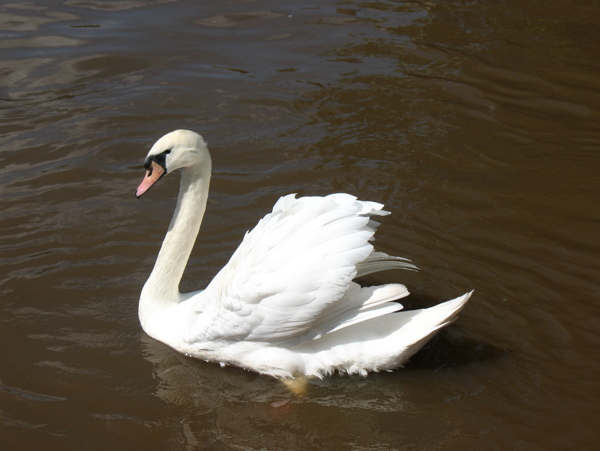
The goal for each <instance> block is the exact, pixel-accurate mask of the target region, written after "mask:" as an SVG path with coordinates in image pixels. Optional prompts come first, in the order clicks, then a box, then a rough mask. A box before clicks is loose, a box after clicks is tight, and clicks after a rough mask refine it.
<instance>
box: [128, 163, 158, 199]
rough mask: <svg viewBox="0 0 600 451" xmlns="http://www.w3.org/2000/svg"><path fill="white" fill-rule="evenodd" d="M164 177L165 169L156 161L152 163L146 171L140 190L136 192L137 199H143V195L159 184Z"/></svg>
mask: <svg viewBox="0 0 600 451" xmlns="http://www.w3.org/2000/svg"><path fill="white" fill-rule="evenodd" d="M163 175H165V168H163V167H162V166H161V165H160V164H158V163H157V162H156V161H152V162H151V164H150V167H149V168H148V170H147V171H146V175H145V176H144V180H142V183H140V186H138V189H137V190H136V192H135V197H137V198H138V199H139V198H140V197H142V194H144V193H145V192H146V191H148V190H149V189H150V188H152V185H154V184H155V183H156V182H158V180H159V179H160V178H161V177H162V176H163Z"/></svg>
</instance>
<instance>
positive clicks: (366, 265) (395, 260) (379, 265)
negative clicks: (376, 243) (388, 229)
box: [356, 252, 419, 277]
mask: <svg viewBox="0 0 600 451" xmlns="http://www.w3.org/2000/svg"><path fill="white" fill-rule="evenodd" d="M388 269H408V270H411V271H418V270H419V268H417V267H416V266H415V265H413V264H412V263H411V262H410V260H409V259H407V258H403V257H394V256H392V255H388V254H385V253H383V252H372V253H371V255H369V256H368V257H367V258H366V259H365V260H363V261H362V262H360V263H358V264H357V265H356V277H362V276H366V275H368V274H373V273H376V272H379V271H386V270H388Z"/></svg>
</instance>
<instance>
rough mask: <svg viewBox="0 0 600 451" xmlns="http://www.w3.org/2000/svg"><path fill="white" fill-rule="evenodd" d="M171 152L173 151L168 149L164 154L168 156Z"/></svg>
mask: <svg viewBox="0 0 600 451" xmlns="http://www.w3.org/2000/svg"><path fill="white" fill-rule="evenodd" d="M171 150H172V149H167V150H165V151H164V152H163V153H166V154H167V155H168V154H170V153H171Z"/></svg>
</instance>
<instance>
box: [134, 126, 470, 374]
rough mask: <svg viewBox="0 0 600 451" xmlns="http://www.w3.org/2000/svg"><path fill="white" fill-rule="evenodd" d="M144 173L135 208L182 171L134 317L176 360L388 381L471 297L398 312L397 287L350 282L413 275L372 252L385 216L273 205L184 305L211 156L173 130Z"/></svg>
mask: <svg viewBox="0 0 600 451" xmlns="http://www.w3.org/2000/svg"><path fill="white" fill-rule="evenodd" d="M145 167H146V169H147V171H148V172H147V174H146V177H145V178H144V180H143V181H142V184H141V185H140V187H139V188H138V190H137V192H136V195H137V196H138V197H140V196H141V195H142V194H144V193H145V192H146V191H147V190H148V189H149V188H150V187H151V186H153V184H154V183H155V182H156V181H157V180H159V179H160V178H161V177H162V176H163V175H165V174H167V173H169V172H172V171H174V170H176V169H182V179H181V188H180V193H179V198H178V202H177V207H176V209H175V214H174V216H173V220H172V221H171V225H170V226H169V231H168V232H167V235H166V237H165V240H164V242H163V246H162V247H161V250H160V253H159V255H158V258H157V261H156V264H155V266H154V269H153V271H152V274H151V275H150V277H149V279H148V281H147V282H146V284H145V285H144V288H143V290H142V294H141V297H140V305H139V316H140V321H141V323H142V327H143V328H144V330H145V331H146V333H148V335H150V336H152V337H154V338H155V339H157V340H160V341H162V342H164V343H166V344H168V345H169V346H171V347H173V348H174V349H176V350H178V351H180V352H182V353H185V354H188V355H191V356H193V357H196V358H200V359H205V360H210V361H214V362H219V363H221V364H231V365H236V366H240V367H243V368H247V369H250V370H253V371H257V372H259V373H262V374H268V375H271V376H275V377H284V378H288V377H296V376H300V375H306V376H316V377H322V376H323V375H326V374H330V373H332V372H334V371H340V372H347V373H359V374H366V373H367V372H369V371H380V370H390V369H394V368H398V367H400V366H402V364H403V363H404V362H406V360H407V359H408V358H410V357H411V356H412V355H413V354H414V353H415V352H417V351H418V350H419V349H420V348H421V347H422V346H423V344H425V342H426V341H427V340H428V339H429V338H430V337H431V336H432V335H433V334H434V333H435V332H436V331H437V330H438V329H439V328H441V327H443V326H445V325H446V324H448V323H449V322H451V321H452V320H453V319H454V318H455V316H456V314H457V313H458V312H459V311H460V310H461V309H462V308H463V306H464V305H465V303H466V302H467V300H468V298H469V296H470V295H471V293H467V294H465V295H463V296H461V297H459V298H457V299H454V300H452V301H447V302H445V303H442V304H440V305H437V306H435V307H432V308H429V309H423V310H415V311H409V312H398V311H399V310H401V309H402V305H401V304H400V303H398V302H395V301H396V300H397V299H400V298H402V297H405V296H407V295H408V291H407V289H406V287H404V285H401V284H387V285H382V286H375V287H361V286H360V285H358V284H357V283H356V282H354V281H353V280H354V279H355V278H356V277H359V276H363V275H366V274H371V273H373V272H377V271H382V270H387V269H395V268H400V269H416V268H415V267H414V266H413V265H412V264H411V263H410V262H409V261H408V260H406V259H403V258H400V257H391V256H388V255H386V254H384V253H381V252H374V251H373V246H372V245H371V243H370V241H371V240H372V239H373V235H374V233H375V230H376V228H377V225H378V223H377V222H375V220H374V219H373V218H374V217H376V216H383V215H387V214H389V213H388V212H386V211H384V210H382V207H383V205H381V204H379V203H376V202H365V201H360V200H357V199H356V197H354V196H351V195H349V194H332V195H329V196H326V197H301V198H296V196H295V195H293V194H292V195H288V196H284V197H282V198H280V199H279V200H278V201H277V203H276V204H275V206H274V207H273V211H272V212H271V213H269V214H268V215H266V216H265V217H264V218H263V219H262V220H260V222H259V223H258V224H257V225H256V227H255V228H254V229H253V230H252V231H250V232H248V233H247V234H246V236H245V237H244V240H243V241H242V243H241V244H240V246H239V248H238V249H237V250H236V251H235V253H234V254H233V256H232V257H231V259H230V260H229V262H228V263H227V265H225V267H223V269H222V270H221V271H220V272H219V273H218V274H217V275H216V276H215V278H214V279H213V280H212V282H211V283H210V284H209V285H208V286H207V287H206V289H205V290H203V291H199V292H195V293H188V294H181V293H179V291H178V286H179V281H180V280H181V276H182V274H183V271H184V269H185V266H186V263H187V260H188V258H189V255H190V252H191V249H192V246H193V244H194V241H195V238H196V235H197V234H198V231H199V228H200V223H201V222H202V217H203V215H204V210H205V207H206V199H207V196H208V186H209V180H210V173H211V160H210V155H209V153H208V149H207V147H206V144H205V143H204V140H203V139H202V138H201V137H200V135H198V134H196V133H194V132H190V131H187V130H177V131H174V132H171V133H169V134H167V135H165V136H163V137H162V138H161V139H159V140H158V141H157V142H156V144H154V146H153V147H152V149H151V150H150V152H149V154H148V157H147V158H146V161H145ZM395 312H398V313H395Z"/></svg>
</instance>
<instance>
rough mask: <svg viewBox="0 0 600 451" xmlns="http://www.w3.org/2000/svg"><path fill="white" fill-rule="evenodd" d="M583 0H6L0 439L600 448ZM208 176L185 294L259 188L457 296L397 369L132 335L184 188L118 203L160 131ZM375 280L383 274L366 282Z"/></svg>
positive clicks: (95, 443) (590, 73)
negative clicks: (320, 216) (373, 228)
mask: <svg viewBox="0 0 600 451" xmlns="http://www.w3.org/2000/svg"><path fill="white" fill-rule="evenodd" d="M599 9H600V8H599V6H598V5H597V4H596V2H593V1H581V2H576V3H575V4H567V3H565V2H552V1H550V2H548V1H546V2H541V1H536V0H527V1H521V2H516V1H507V2H406V3H402V2H392V1H382V2H357V1H349V2H339V3H336V2H319V3H318V4H308V3H301V4H298V3H284V4H282V3H281V2H279V3H273V2H269V1H251V2H242V1H239V2H238V1H232V2H228V3H225V4H211V3H207V2H204V3H202V4H198V2H192V1H185V0H183V1H155V2H137V1H114V2H103V1H47V2H43V3H41V2H38V3H36V2H27V3H13V4H11V5H5V6H3V7H2V8H1V9H0V30H1V32H2V33H3V40H2V41H0V52H1V54H2V58H0V73H1V74H2V76H1V77H0V105H1V108H2V121H1V122H0V132H1V138H0V140H1V145H0V202H1V205H0V209H1V211H2V213H1V216H0V231H1V235H0V236H1V238H0V240H1V241H0V249H1V253H0V265H1V268H0V294H1V296H2V302H1V303H0V320H1V321H2V327H1V328H0V337H1V339H2V343H3V344H4V346H2V348H1V355H0V361H1V362H2V366H1V370H0V419H1V425H0V445H2V448H3V449H34V448H39V447H44V448H48V449H78V450H79V449H138V448H143V449H203V448H207V447H212V448H215V449H281V448H282V447H286V448H289V449H316V448H322V449H432V448H444V449H474V448H485V449H489V448H497V449H506V448H510V449H513V448H514V449H565V448H574V447H575V448H578V449H579V448H581V449H583V448H591V447H592V446H593V445H595V443H596V442H597V439H598V433H597V432H596V431H597V428H596V424H597V423H598V420H599V418H600V411H599V408H598V405H597V399H598V397H599V395H600V386H599V384H598V382H597V381H598V380H599V379H600V365H599V364H598V363H597V359H594V355H595V352H596V350H597V349H598V346H599V345H600V340H599V338H598V332H597V331H598V330H600V319H598V318H599V315H598V314H599V313H600V312H599V306H598V297H599V296H598V295H599V290H598V266H599V265H598V263H597V261H598V259H597V256H598V251H599V246H598V239H597V236H598V224H599V219H600V214H599V213H598V195H599V194H600V193H599V191H600V190H599V184H600V183H599V181H598V180H599V179H598V176H597V174H598V172H599V169H600V167H599V163H598V161H599V160H598V158H597V154H598V145H599V142H600V98H599V95H598V92H600V76H599V75H598V74H599V73H600V71H599V69H600V67H599V66H600V63H599V61H600V58H599V57H600V46H599V45H598V42H599V41H600V39H599V38H600V32H599V31H598V30H600V27H599V23H598V22H599V19H598V17H600V15H599V13H600V11H599ZM179 127H186V128H191V129H195V130H197V131H200V132H201V133H202V134H203V135H204V136H205V137H206V138H207V140H208V142H209V145H210V147H211V150H212V153H213V158H214V168H215V175H214V179H213V184H212V191H211V198H210V200H209V210H208V213H207V216H206V219H205V223H204V224H203V229H202V233H201V236H200V238H199V241H198V243H197V246H196V250H195V251H194V253H193V255H192V259H191V261H190V268H189V270H188V272H187V274H186V276H185V277H184V281H183V283H182V290H184V291H189V290H193V289H198V288H200V287H202V286H203V285H205V284H206V283H207V281H209V280H210V278H211V277H212V276H213V275H214V274H215V273H216V271H217V270H218V269H219V268H220V266H221V265H222V264H223V263H224V262H225V261H226V260H227V259H228V257H229V255H230V254H231V252H232V251H233V249H235V247H236V246H237V244H238V242H239V240H240V239H241V237H242V235H243V233H244V231H245V230H247V229H248V228H250V227H252V225H253V224H255V223H256V221H257V219H258V218H260V217H261V216H262V215H263V214H265V213H266V212H267V211H268V210H269V208H270V207H271V206H272V204H273V203H274V201H275V200H276V199H277V197H278V196H280V195H283V194H286V193H290V192H298V193H301V194H325V193H329V192H332V191H345V192H351V193H353V194H356V195H358V196H360V197H362V198H365V199H372V200H377V201H381V202H384V203H385V204H386V205H387V207H388V209H389V210H390V211H392V212H393V214H392V215H391V216H389V217H387V218H386V220H385V222H384V224H383V226H382V227H381V229H380V235H379V237H378V240H377V246H378V248H379V249H381V250H383V251H388V252H390V253H397V254H399V255H404V256H407V257H410V258H411V259H413V260H414V261H415V263H416V264H418V265H419V266H420V267H421V268H422V269H423V270H422V271H421V272H419V273H414V274H413V273H408V274H404V273H399V274H396V273H392V274H386V275H385V277H386V279H389V277H392V278H394V279H396V280H398V281H402V282H404V283H406V284H407V286H408V287H409V288H410V289H411V291H412V292H413V293H414V295H413V296H412V297H411V299H410V300H409V305H411V306H423V305H430V304H433V303H436V302H438V301H439V300H440V299H443V298H446V297H450V296H454V295H458V294H460V293H462V292H464V291H466V290H469V289H471V288H475V289H476V292H475V297H474V298H473V300H472V301H471V302H470V304H469V306H468V308H467V309H466V310H465V311H464V313H463V314H462V316H461V318H460V319H459V321H457V322H456V323H455V324H454V325H452V326H451V327H450V328H448V329H446V330H445V331H443V333H441V334H440V335H439V336H438V337H436V339H434V340H433V341H432V342H431V343H430V344H429V345H428V346H427V347H426V348H425V349H424V350H423V351H422V352H421V353H419V354H417V356H415V358H414V359H413V360H412V362H411V363H410V364H409V365H407V368H406V369H404V370H402V371H396V372H393V373H385V374H376V375H371V376H369V377H368V378H366V379H362V378H353V377H338V376H336V377H331V378H328V379H325V380H323V381H313V382H311V383H310V384H309V386H308V391H307V394H306V395H305V396H304V397H294V396H292V395H291V394H290V393H289V392H288V391H287V389H285V387H283V386H282V385H281V384H280V383H278V382H277V381H274V380H271V379H268V378H263V377H259V376H257V375H254V374H250V373H246V372H243V371H241V370H237V369H233V368H220V367H218V366H216V365H210V364H205V363H204V362H196V361H192V360H190V359H187V358H185V357H183V356H180V355H178V354H175V353H174V352H173V351H171V350H170V349H169V348H167V347H164V346H163V345H161V344H160V343H156V342H154V341H153V340H150V339H149V338H148V337H146V336H145V335H144V334H143V333H141V330H140V327H139V324H138V320H137V298H138V295H139V290H140V288H141V286H142V284H143V282H144V280H145V278H146V277H147V275H148V273H149V271H150V269H151V265H152V263H153V261H154V258H155V256H156V253H157V251H158V247H159V245H160V242H161V240H162V237H163V234H164V232H165V230H166V226H167V224H168V221H169V219H170V216H171V212H172V209H173V205H174V199H173V197H174V195H175V193H176V190H177V183H176V182H175V181H174V180H170V181H167V182H165V184H164V185H163V186H162V187H161V189H160V190H157V191H153V192H152V193H151V196H150V197H149V198H147V199H144V200H143V201H136V200H135V199H134V198H133V189H134V188H135V186H136V185H137V182H138V181H139V180H138V179H139V178H140V177H141V161H142V158H143V156H144V155H145V153H146V152H147V149H148V147H149V145H151V144H152V142H153V141H154V140H155V139H156V138H157V137H158V136H160V135H162V134H163V133H164V132H166V131H169V130H171V129H174V128H179ZM373 281H377V280H373Z"/></svg>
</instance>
